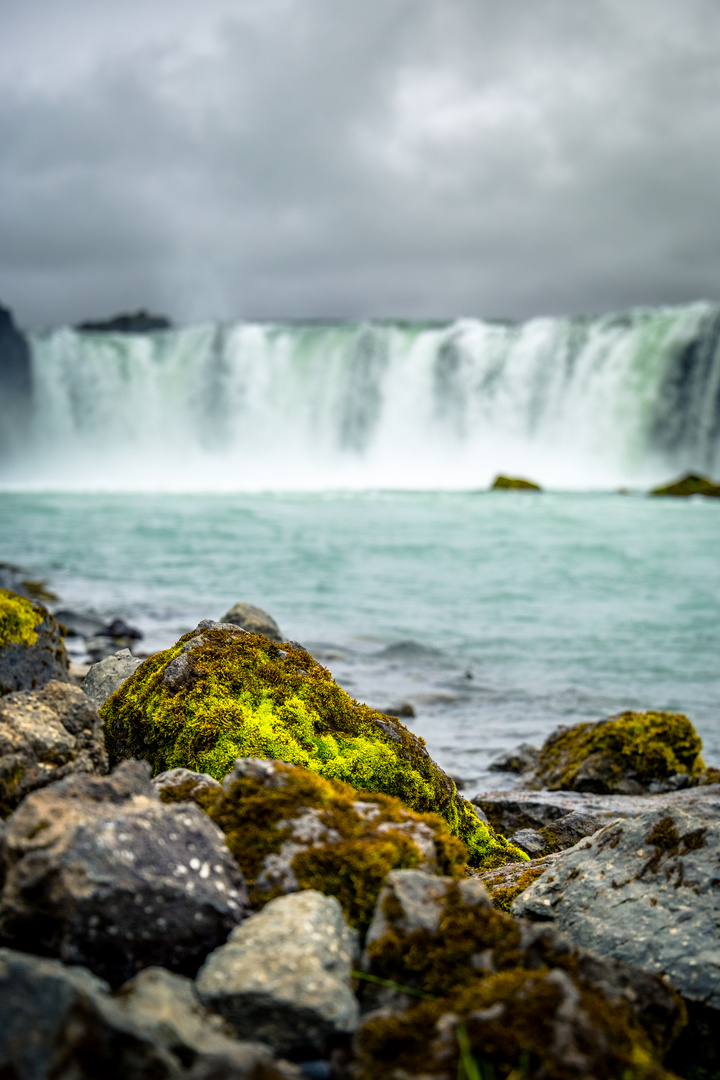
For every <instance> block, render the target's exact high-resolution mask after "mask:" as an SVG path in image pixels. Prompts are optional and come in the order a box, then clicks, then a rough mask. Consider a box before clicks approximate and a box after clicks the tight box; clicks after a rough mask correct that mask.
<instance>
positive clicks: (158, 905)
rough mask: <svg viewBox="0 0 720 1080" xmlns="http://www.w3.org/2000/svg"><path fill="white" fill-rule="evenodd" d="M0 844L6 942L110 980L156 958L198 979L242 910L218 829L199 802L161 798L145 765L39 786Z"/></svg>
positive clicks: (235, 874)
mask: <svg viewBox="0 0 720 1080" xmlns="http://www.w3.org/2000/svg"><path fill="white" fill-rule="evenodd" d="M0 850H1V851H2V855H3V859H4V864H5V867H6V881H5V889H4V892H3V895H2V899H1V900H0V939H2V941H3V943H4V944H7V945H11V946H12V947H13V948H20V949H24V950H27V951H28V952H40V953H45V954H47V955H50V956H57V957H59V958H60V959H61V960H63V961H64V962H65V963H71V964H83V965H85V966H87V967H89V968H90V969H91V970H92V971H94V972H95V973H96V974H98V975H101V976H102V977H103V978H106V979H107V980H108V981H109V982H111V983H112V984H113V985H117V984H119V983H121V982H123V981H124V980H125V979H127V978H129V977H131V976H132V975H133V974H135V972H136V971H138V970H139V969H141V968H143V967H148V966H150V965H153V964H161V965H162V966H164V967H168V968H170V969H171V970H173V971H180V972H183V973H185V974H193V973H194V972H195V971H196V970H197V968H198V967H199V965H200V964H201V963H202V961H203V960H204V958H205V956H206V955H207V954H208V953H209V952H210V951H211V950H212V949H214V948H216V947H217V946H218V945H220V944H221V943H222V942H223V941H225V938H226V937H227V935H228V933H229V932H230V930H231V929H232V928H233V926H235V925H236V924H237V923H238V922H240V920H241V919H242V918H243V917H244V916H245V914H246V890H245V883H244V880H243V877H242V874H241V873H240V872H239V870H238V868H237V865H236V864H235V861H234V860H233V859H232V857H231V856H230V854H229V852H228V851H227V848H226V847H225V844H224V839H223V835H222V833H221V832H220V830H219V829H218V828H217V827H216V826H215V825H214V824H213V823H212V821H210V819H209V818H208V817H207V815H206V814H203V812H202V811H201V810H199V809H198V808H197V807H196V806H192V805H188V804H177V805H165V804H163V803H161V802H160V800H159V798H158V796H157V794H156V791H155V789H154V788H153V786H152V784H151V783H150V778H149V769H148V766H147V765H146V764H145V763H141V762H124V763H123V764H122V765H120V766H119V767H118V768H117V770H116V771H115V772H114V773H113V774H112V775H110V776H105V777H98V776H90V775H87V774H86V775H81V774H78V775H75V776H70V777H67V778H66V779H64V780H61V781H59V782H58V783H57V784H53V785H51V786H50V787H47V788H45V789H43V790H42V791H36V792H33V793H32V794H30V795H29V796H28V797H27V798H26V799H25V800H24V801H23V802H22V803H21V804H20V806H19V807H18V809H17V810H16V811H15V813H14V814H13V815H12V816H11V817H10V818H9V819H8V821H7V822H6V828H5V832H4V835H3V836H2V838H0Z"/></svg>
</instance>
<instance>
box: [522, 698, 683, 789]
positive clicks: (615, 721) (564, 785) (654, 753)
mask: <svg viewBox="0 0 720 1080" xmlns="http://www.w3.org/2000/svg"><path fill="white" fill-rule="evenodd" d="M701 749H702V741H701V739H700V737H699V735H698V734H697V733H696V731H695V728H694V727H693V725H692V723H691V722H690V721H689V720H688V718H687V717H686V716H683V715H682V713H666V712H647V713H636V712H625V713H622V714H621V715H620V716H618V717H613V718H612V719H610V720H603V721H601V722H600V723H596V724H593V723H588V724H576V725H574V726H573V727H571V728H566V729H561V730H560V731H558V732H556V733H555V734H553V735H551V736H550V738H549V739H547V741H546V742H545V745H544V746H543V748H542V750H541V751H540V757H539V760H538V767H537V773H536V776H537V779H538V781H539V782H544V783H545V784H546V786H547V787H548V788H549V789H550V790H551V791H557V790H572V789H573V787H574V784H575V781H576V777H577V774H578V772H579V770H580V768H581V767H582V766H583V764H584V763H585V762H586V761H587V759H588V758H590V757H591V755H598V756H599V757H601V758H602V773H601V774H599V775H601V782H602V784H603V785H604V786H605V788H606V790H612V786H613V784H614V783H616V782H617V781H618V780H620V779H621V777H622V776H624V775H627V774H628V773H630V774H632V775H633V777H634V778H635V779H637V780H638V781H639V782H640V783H642V784H648V783H650V781H651V780H655V779H659V780H663V779H667V777H669V776H672V775H673V774H675V773H687V774H688V775H690V776H697V775H699V774H700V773H702V771H703V769H704V765H703V762H702V759H701V757H700V751H701Z"/></svg>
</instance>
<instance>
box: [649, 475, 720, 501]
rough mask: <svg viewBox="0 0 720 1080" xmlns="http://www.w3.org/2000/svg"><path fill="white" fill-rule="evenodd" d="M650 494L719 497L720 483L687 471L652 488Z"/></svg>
mask: <svg viewBox="0 0 720 1080" xmlns="http://www.w3.org/2000/svg"><path fill="white" fill-rule="evenodd" d="M650 494H651V495H675V496H680V497H683V496H684V497H685V498H687V497H688V495H708V496H710V497H711V498H716V499H720V484H714V483H713V482H712V480H708V478H707V477H706V476H697V475H696V474H695V473H687V475H686V476H683V477H682V478H681V479H680V480H675V481H674V483H672V484H665V485H663V486H662V487H657V488H653V490H652V491H651V492H650Z"/></svg>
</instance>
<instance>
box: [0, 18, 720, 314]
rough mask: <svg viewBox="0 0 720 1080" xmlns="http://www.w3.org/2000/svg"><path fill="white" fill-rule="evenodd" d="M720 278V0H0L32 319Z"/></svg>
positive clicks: (3, 112) (608, 293)
mask: <svg viewBox="0 0 720 1080" xmlns="http://www.w3.org/2000/svg"><path fill="white" fill-rule="evenodd" d="M719 296H720V3H718V0H584V2H578V0H1V2H0V298H2V300H3V301H4V302H5V303H6V304H9V305H11V306H12V307H13V308H14V309H15V311H16V313H17V315H18V318H19V320H20V321H21V322H22V323H23V324H24V325H41V324H49V323H58V322H63V321H75V320H78V319H80V318H84V317H90V316H92V317H101V316H106V315H110V314H113V313H115V312H118V311H121V310H128V309H135V308H137V307H140V306H142V307H149V308H151V309H153V310H157V311H160V312H165V313H167V314H169V315H170V316H172V317H173V318H175V319H176V320H178V321H180V322H186V321H190V320H195V319H201V318H207V317H220V318H232V317H249V318H255V317H263V318H267V317H272V316H293V317H313V316H314V317H323V316H351V317H356V316H372V315H378V316H393V315H399V316H409V317H452V316H455V315H488V316H504V317H511V318H522V317H526V316H530V315H535V314H544V313H564V312H568V313H570V312H600V311H605V310H610V309H615V308H622V307H627V306H631V305H635V304H663V303H679V302H683V301H686V300H691V299H696V298H709V299H716V298H718V297H719Z"/></svg>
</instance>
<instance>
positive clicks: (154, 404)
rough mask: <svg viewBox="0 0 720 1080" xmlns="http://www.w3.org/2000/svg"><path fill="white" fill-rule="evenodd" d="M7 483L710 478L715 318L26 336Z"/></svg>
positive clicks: (716, 314) (713, 467)
mask: <svg viewBox="0 0 720 1080" xmlns="http://www.w3.org/2000/svg"><path fill="white" fill-rule="evenodd" d="M30 342H31V347H32V364H33V379H34V389H33V404H32V418H31V422H30V430H29V431H28V430H25V431H24V432H23V434H22V436H21V437H18V438H16V441H15V444H14V446H11V447H9V448H8V447H7V446H5V447H4V448H3V456H2V459H1V460H0V482H1V483H2V484H3V486H5V487H28V486H30V487H69V488H107V489H129V490H134V489H143V488H144V489H167V490H194V489H204V490H207V489H217V490H249V491H251V490H267V489H280V490H287V489H305V490H307V489H322V488H329V487H341V488H342V487H346V488H360V487H362V488H374V487H387V488H426V489H457V488H466V489H467V488H479V487H483V486H486V485H487V484H488V482H489V481H490V480H491V479H492V477H493V475H494V474H495V473H497V472H509V473H516V474H518V475H523V476H528V477H530V478H532V479H534V480H538V481H539V482H540V483H542V484H544V485H547V486H551V487H553V486H554V487H560V488H563V487H564V488H575V489H577V488H581V489H582V488H586V489H587V488H597V487H612V486H617V485H620V484H630V485H632V484H637V485H644V484H647V483H650V482H653V481H656V480H660V479H664V478H665V477H669V476H671V475H673V474H676V473H679V472H682V471H684V470H694V471H702V472H710V473H713V472H715V473H717V472H718V471H720V307H718V306H715V305H712V304H709V303H696V304H691V305H687V306H684V307H677V308H664V309H640V310H635V311H631V312H629V313H627V314H622V315H609V316H606V317H603V318H598V319H581V318H574V319H553V318H539V319H533V320H531V321H529V322H526V323H522V324H517V325H515V324H506V323H495V322H487V321H481V320H476V319H461V320H457V321H455V322H453V323H448V324H420V323H416V324H412V323H401V322H397V323H389V322H364V323H356V324H339V325H331V324H324V325H321V324H304V325H293V324H283V323H273V324H260V323H238V324H232V325H220V324H207V325H201V326H193V327H189V328H185V329H179V330H171V331H163V332H157V333H152V334H132V335H123V334H108V333H83V332H77V331H74V330H71V329H68V328H64V329H59V330H54V331H52V332H47V333H34V334H31V335H30Z"/></svg>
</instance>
